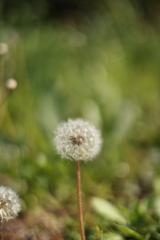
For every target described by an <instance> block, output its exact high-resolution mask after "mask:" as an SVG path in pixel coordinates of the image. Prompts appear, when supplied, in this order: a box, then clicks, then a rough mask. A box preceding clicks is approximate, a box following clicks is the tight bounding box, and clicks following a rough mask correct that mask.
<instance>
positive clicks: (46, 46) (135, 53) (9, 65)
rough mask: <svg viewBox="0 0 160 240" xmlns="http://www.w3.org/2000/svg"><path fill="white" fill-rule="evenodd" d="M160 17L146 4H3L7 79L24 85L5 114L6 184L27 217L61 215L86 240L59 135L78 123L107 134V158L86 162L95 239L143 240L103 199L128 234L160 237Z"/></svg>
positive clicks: (1, 141)
mask: <svg viewBox="0 0 160 240" xmlns="http://www.w3.org/2000/svg"><path fill="white" fill-rule="evenodd" d="M159 10H160V3H159V1H152V3H151V2H149V1H138V0H137V1H129V0H123V1H118V0H115V1H109V0H108V1H96V0H94V1H89V0H88V1H80V2H77V1H74V0H72V1H71V0H70V1H64V0H63V1H44V0H41V1H26V0H23V1H18V0H17V1H8V0H7V1H1V3H0V13H1V14H0V16H1V17H0V42H4V43H7V44H8V46H9V52H8V53H7V54H6V56H5V57H1V58H0V61H1V66H3V64H4V68H3V67H1V78H3V83H4V85H5V82H6V80H7V79H8V78H11V77H13V78H15V79H16V80H17V83H18V86H17V89H16V90H14V91H13V92H12V94H10V96H9V98H8V100H7V101H6V102H5V104H4V105H3V106H1V108H0V161H1V164H0V169H1V171H0V182H1V184H4V185H7V186H10V187H12V188H14V189H15V190H16V191H17V192H18V193H19V194H20V196H21V198H22V199H23V211H24V213H25V212H27V211H29V209H34V208H35V207H38V208H43V209H45V210H46V211H49V212H52V215H53V216H54V218H55V219H58V221H61V223H62V222H63V223H64V226H63V227H64V230H63V231H62V232H63V233H64V235H65V234H70V235H69V236H68V237H69V239H78V237H77V235H76V234H78V223H75V222H74V221H73V218H74V217H75V216H77V210H76V206H77V203H76V188H75V186H76V172H75V163H74V162H70V161H64V160H61V158H60V156H58V155H57V154H56V151H55V148H54V146H53V131H54V130H55V129H56V127H57V125H58V124H59V122H61V121H64V120H65V121H66V120H67V119H68V118H77V117H82V118H84V119H86V120H88V121H90V122H91V123H93V124H94V125H95V126H96V127H97V128H98V129H100V130H101V132H102V136H103V147H102V151H101V153H100V154H99V156H97V158H96V159H95V160H94V161H93V162H89V163H87V164H81V167H82V168H81V171H82V188H83V199H84V212H85V222H86V232H87V234H88V235H87V236H88V237H87V239H89V240H92V239H93V240H94V239H103V240H105V239H117V240H119V239H120V240H121V239H127V238H125V236H126V235H127V236H131V235H132V237H130V239H142V238H140V236H137V235H134V234H133V233H131V232H127V233H124V232H125V231H124V229H118V230H117V229H116V230H115V229H114V228H112V226H110V220H108V218H107V216H101V214H100V215H99V211H100V210H99V207H98V206H99V205H101V204H98V201H99V200H100V199H97V198H96V199H95V198H94V197H98V198H102V199H104V200H105V201H109V202H110V203H112V204H113V206H117V207H118V208H119V209H120V211H121V214H123V217H124V218H126V221H127V227H128V229H129V228H131V229H132V230H134V231H136V232H138V233H139V234H141V235H142V236H144V237H145V239H150V240H151V239H160V233H159V232H160V229H159V226H158V221H159V214H160V212H159V211H158V210H157V209H159V208H160V198H159V194H160V170H159V166H160V149H159V147H160V95H159V92H160V68H159V62H160V44H159V41H160V21H159V16H160V15H159V14H160V11H159ZM2 68H3V71H2ZM1 88H2V86H1ZM1 99H2V94H1ZM93 200H95V201H96V203H95V204H91V202H93ZM106 203H108V202H106ZM104 208H105V207H104ZM142 209H143V210H142ZM108 211H110V210H108ZM106 215H107V214H106ZM69 216H70V217H69ZM71 219H72V220H71ZM114 220H115V221H116V219H113V222H114ZM120 222H121V221H120ZM111 223H112V221H111ZM62 225H63V224H62ZM106 225H107V226H108V225H109V226H110V228H109V229H110V230H109V231H108V230H107V228H106ZM66 226H67V227H66ZM97 226H99V227H97ZM66 229H67V230H66ZM100 229H102V230H103V232H104V233H105V234H106V235H105V234H104V235H103V236H102V231H101V230H100ZM125 230H126V229H125ZM126 231H127V230H126ZM128 231H129V230H128ZM115 232H116V234H115ZM117 232H120V234H119V233H117ZM107 234H110V235H109V238H108V235H107ZM114 234H115V235H114ZM100 236H101V238H100ZM116 237H117V238H116Z"/></svg>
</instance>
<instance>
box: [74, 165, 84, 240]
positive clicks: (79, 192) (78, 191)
mask: <svg viewBox="0 0 160 240" xmlns="http://www.w3.org/2000/svg"><path fill="white" fill-rule="evenodd" d="M76 163H77V196H78V214H79V225H80V233H81V239H82V240H86V238H85V233H84V225H83V209H82V196H81V172H80V161H77V162H76Z"/></svg>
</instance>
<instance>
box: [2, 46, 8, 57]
mask: <svg viewBox="0 0 160 240" xmlns="http://www.w3.org/2000/svg"><path fill="white" fill-rule="evenodd" d="M7 53H8V45H7V44H6V43H0V56H4V55H6V54H7Z"/></svg>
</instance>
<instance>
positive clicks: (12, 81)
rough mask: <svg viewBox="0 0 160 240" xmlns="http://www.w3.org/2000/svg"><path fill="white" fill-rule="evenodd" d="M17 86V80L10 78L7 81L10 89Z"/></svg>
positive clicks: (7, 86)
mask: <svg viewBox="0 0 160 240" xmlns="http://www.w3.org/2000/svg"><path fill="white" fill-rule="evenodd" d="M16 87H17V81H16V80H15V79H13V78H9V79H8V80H7V81H6V88H8V89H9V90H14V89H15V88H16Z"/></svg>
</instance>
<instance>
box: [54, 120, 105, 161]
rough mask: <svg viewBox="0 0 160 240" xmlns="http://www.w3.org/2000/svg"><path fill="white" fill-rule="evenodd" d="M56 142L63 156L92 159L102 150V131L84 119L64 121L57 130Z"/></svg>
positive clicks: (84, 159)
mask: <svg viewBox="0 0 160 240" xmlns="http://www.w3.org/2000/svg"><path fill="white" fill-rule="evenodd" d="M54 144H55V146H56V149H57V152H58V154H60V155H61V156H62V158H66V159H70V160H75V161H77V160H83V161H89V160H92V158H94V157H95V156H96V155H97V154H98V153H99V151H100V148H101V144H102V139H101V136H100V132H99V131H98V130H97V129H95V127H94V126H92V125H91V124H90V123H89V122H87V121H84V120H83V119H80V118H78V119H75V120H72V119H69V120H68V122H62V123H60V125H59V126H58V128H57V130H56V131H55V137H54Z"/></svg>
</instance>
